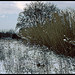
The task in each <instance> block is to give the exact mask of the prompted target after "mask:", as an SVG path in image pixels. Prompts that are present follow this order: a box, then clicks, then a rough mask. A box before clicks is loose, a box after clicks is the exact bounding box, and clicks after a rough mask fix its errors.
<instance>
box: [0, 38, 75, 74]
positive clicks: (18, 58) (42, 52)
mask: <svg viewBox="0 0 75 75" xmlns="http://www.w3.org/2000/svg"><path fill="white" fill-rule="evenodd" d="M0 51H2V53H3V55H2V56H1V57H4V59H0V73H1V74H74V73H75V64H74V63H75V58H71V57H65V56H63V55H62V56H60V55H57V54H55V53H54V52H53V51H50V50H48V48H47V47H45V46H43V47H40V46H38V45H33V46H32V45H28V44H23V43H22V41H21V40H20V41H17V40H11V39H9V40H6V39H2V40H0ZM38 64H39V65H40V66H39V65H38ZM43 65H44V66H43Z"/></svg>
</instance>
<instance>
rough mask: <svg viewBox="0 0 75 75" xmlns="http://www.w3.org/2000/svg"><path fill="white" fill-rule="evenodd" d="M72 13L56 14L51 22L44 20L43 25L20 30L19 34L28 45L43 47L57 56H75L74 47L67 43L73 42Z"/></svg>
mask: <svg viewBox="0 0 75 75" xmlns="http://www.w3.org/2000/svg"><path fill="white" fill-rule="evenodd" d="M73 13H74V11H73V12H71V13H70V11H68V10H66V11H65V12H64V11H61V12H60V13H57V12H56V13H54V14H53V15H52V19H51V20H50V19H49V18H46V23H45V24H44V25H40V24H37V26H33V27H28V28H22V29H21V30H20V34H21V35H22V36H23V37H26V38H27V39H28V40H29V42H30V43H34V44H40V45H41V46H42V45H45V46H47V47H48V48H49V49H50V48H52V50H53V51H55V52H56V53H58V54H64V55H66V56H75V49H74V48H75V46H74V45H73V44H72V43H70V42H69V41H74V40H75V20H74V19H75V15H73ZM67 38H68V40H67ZM64 39H65V40H66V41H64Z"/></svg>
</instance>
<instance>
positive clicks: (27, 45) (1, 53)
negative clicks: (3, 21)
mask: <svg viewBox="0 0 75 75" xmlns="http://www.w3.org/2000/svg"><path fill="white" fill-rule="evenodd" d="M17 21H18V22H17V24H16V28H15V30H16V31H14V30H9V31H0V74H75V10H74V9H71V8H68V9H65V10H60V9H59V8H57V7H56V6H55V5H54V4H51V3H43V2H42V1H36V2H31V4H29V5H27V8H25V9H24V11H22V12H20V13H19V17H18V19H17Z"/></svg>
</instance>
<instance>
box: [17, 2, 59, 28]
mask: <svg viewBox="0 0 75 75" xmlns="http://www.w3.org/2000/svg"><path fill="white" fill-rule="evenodd" d="M58 11H59V9H58V8H57V7H56V6H55V5H54V4H51V3H43V2H42V1H37V2H31V4H30V5H27V8H25V9H24V11H23V12H20V13H19V17H18V22H17V25H16V27H17V28H20V27H21V28H22V27H30V26H37V23H39V24H41V25H43V24H44V23H45V19H46V18H49V19H51V17H52V16H51V15H52V14H53V13H54V12H58Z"/></svg>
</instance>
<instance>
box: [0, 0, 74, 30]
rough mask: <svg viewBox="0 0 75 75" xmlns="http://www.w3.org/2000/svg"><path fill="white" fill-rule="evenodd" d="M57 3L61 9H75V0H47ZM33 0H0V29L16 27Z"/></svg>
mask: <svg viewBox="0 0 75 75" xmlns="http://www.w3.org/2000/svg"><path fill="white" fill-rule="evenodd" d="M45 2H51V3H53V4H55V5H56V6H57V7H59V8H60V9H65V8H67V7H70V8H73V9H75V1H45ZM29 3H31V1H0V30H5V29H15V27H16V24H17V18H18V15H19V13H20V12H21V11H23V8H24V7H25V5H26V4H29Z"/></svg>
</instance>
